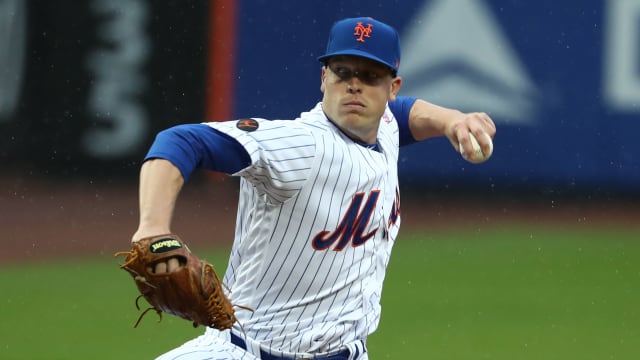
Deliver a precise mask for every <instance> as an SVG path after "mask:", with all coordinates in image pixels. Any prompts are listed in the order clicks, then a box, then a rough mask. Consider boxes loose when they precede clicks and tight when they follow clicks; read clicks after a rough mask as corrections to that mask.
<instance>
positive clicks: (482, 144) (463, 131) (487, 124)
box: [454, 113, 496, 162]
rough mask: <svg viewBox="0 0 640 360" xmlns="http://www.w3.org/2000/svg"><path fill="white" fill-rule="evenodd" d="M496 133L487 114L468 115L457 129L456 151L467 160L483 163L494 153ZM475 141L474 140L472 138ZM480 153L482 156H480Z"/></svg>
mask: <svg viewBox="0 0 640 360" xmlns="http://www.w3.org/2000/svg"><path fill="white" fill-rule="evenodd" d="M495 133H496V126H495V124H494V122H493V120H491V117H489V115H487V114H486V113H468V114H465V115H464V119H462V121H461V122H459V123H458V124H457V126H456V129H455V137H456V140H457V146H455V145H454V146H455V147H456V149H457V150H458V151H459V152H460V154H461V155H462V157H463V158H465V159H466V160H474V159H473V158H474V157H475V161H473V162H476V161H477V160H479V159H478V158H481V159H482V160H483V161H484V160H486V159H488V158H489V157H490V156H491V154H492V153H493V141H492V139H493V137H494V136H495ZM471 135H472V136H473V138H474V139H472V136H471ZM478 151H480V154H479V155H478Z"/></svg>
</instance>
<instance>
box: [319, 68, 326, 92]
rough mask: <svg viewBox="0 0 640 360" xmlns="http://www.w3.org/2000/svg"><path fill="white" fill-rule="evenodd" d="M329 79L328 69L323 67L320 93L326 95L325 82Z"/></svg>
mask: <svg viewBox="0 0 640 360" xmlns="http://www.w3.org/2000/svg"><path fill="white" fill-rule="evenodd" d="M326 77H327V67H326V66H323V67H322V74H321V75H320V91H321V92H322V93H323V94H324V80H325V78H326Z"/></svg>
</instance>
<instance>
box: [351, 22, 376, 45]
mask: <svg viewBox="0 0 640 360" xmlns="http://www.w3.org/2000/svg"><path fill="white" fill-rule="evenodd" d="M372 26H373V25H371V24H367V27H364V25H362V21H358V24H357V25H356V27H355V28H353V30H354V31H355V32H354V33H353V35H355V36H357V38H356V40H357V41H360V42H364V38H365V37H371V35H370V34H371V28H372Z"/></svg>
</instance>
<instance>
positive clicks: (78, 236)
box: [0, 0, 640, 359]
mask: <svg viewBox="0 0 640 360" xmlns="http://www.w3.org/2000/svg"><path fill="white" fill-rule="evenodd" d="M351 16H371V17H375V18H377V19H380V20H383V21H385V22H387V23H389V24H391V25H393V26H394V27H396V28H397V29H398V31H399V32H400V36H401V42H402V48H403V57H402V60H401V66H400V76H402V77H403V78H404V84H403V88H402V90H401V94H403V95H410V96H416V97H421V98H424V99H427V100H429V101H432V102H434V103H437V104H440V105H444V106H449V107H455V108H458V109H461V110H463V111H484V112H487V113H489V114H490V115H491V116H492V118H493V119H494V121H495V122H496V124H497V128H498V131H497V136H496V138H495V151H494V155H493V157H492V159H491V160H490V161H489V162H487V163H485V164H482V165H471V164H469V163H467V162H465V161H464V160H462V159H461V158H460V157H459V155H457V154H456V153H455V152H454V151H453V149H452V148H451V146H450V145H449V144H448V142H447V141H445V140H433V141H428V142H425V143H421V144H415V145H411V146H409V147H406V148H404V149H402V151H401V158H400V177H401V179H400V181H401V186H402V188H403V190H402V192H403V197H402V201H403V217H404V219H405V220H404V223H403V224H405V225H403V226H404V227H405V228H406V229H408V230H407V231H408V232H410V233H411V234H414V233H427V234H434V233H437V234H439V235H438V236H440V237H442V238H447V239H448V237H447V236H446V234H447V230H448V229H456V230H460V229H468V230H469V231H470V233H469V234H467V235H459V236H458V237H459V238H463V239H465V238H474V239H475V238H476V237H477V236H478V234H479V233H483V232H484V233H486V232H489V233H491V234H493V235H496V234H495V233H494V232H492V231H495V229H502V228H505V227H513V226H516V227H517V226H525V228H526V230H523V231H521V232H516V234H518V235H514V236H513V237H515V238H518V239H520V238H525V239H526V238H528V239H533V238H536V239H539V237H537V236H534V235H537V234H536V232H535V229H538V230H539V229H543V228H544V229H547V228H549V227H551V228H554V229H555V228H560V229H565V230H566V229H572V228H578V229H579V230H580V231H579V235H578V236H577V238H578V240H576V241H579V239H585V238H586V237H589V236H587V235H586V234H590V236H592V237H595V238H594V239H592V237H589V239H592V240H593V241H594V242H593V243H598V244H600V245H602V244H603V243H604V244H605V245H606V246H609V247H607V249H610V250H611V249H612V248H611V246H613V245H611V243H606V242H605V241H606V240H607V239H617V240H619V241H622V243H616V244H617V245H615V246H613V249H615V251H614V252H615V254H613V255H611V257H610V258H607V259H608V260H611V261H610V262H608V263H607V264H609V265H610V266H611V267H609V268H607V269H609V270H611V271H613V269H614V268H615V269H617V270H620V269H626V270H625V271H628V273H627V274H628V276H629V277H626V278H624V284H625V286H624V287H623V290H621V293H620V295H621V296H622V297H623V298H624V299H626V300H628V301H629V302H628V303H627V302H625V304H631V303H633V302H635V301H636V300H640V298H639V297H638V293H637V291H635V292H634V291H632V290H631V288H633V287H635V285H640V284H639V283H638V277H639V276H640V270H639V269H638V267H637V266H635V267H634V266H633V264H634V262H633V259H632V258H630V257H633V256H636V254H637V252H636V250H637V249H638V245H637V243H636V242H634V241H633V239H635V237H636V234H639V233H638V230H640V225H638V222H639V218H638V215H639V214H640V203H639V200H640V141H638V134H640V20H639V19H640V0H583V1H579V2H558V1H554V0H539V1H514V0H511V1H498V0H371V1H367V2H362V1H352V0H343V1H307V2H300V1H289V0H286V1H277V2H274V1H267V0H238V1H233V0H212V1H205V0H181V1H151V0H87V1H83V2H77V1H71V0H56V1H43V0H28V1H21V0H0V226H1V228H2V230H3V233H4V234H3V237H2V238H0V244H2V246H3V251H1V252H0V273H2V274H4V275H3V278H2V282H3V288H5V289H13V292H11V291H9V290H7V294H8V295H6V299H2V296H0V300H3V302H4V303H5V305H7V306H5V307H0V311H4V312H5V313H4V314H3V318H6V316H8V314H9V313H12V314H20V313H27V312H32V309H31V308H29V310H26V309H25V308H24V307H20V306H22V305H25V304H24V301H26V300H25V299H26V298H27V297H28V295H27V294H28V293H29V291H32V288H30V287H27V286H26V285H25V284H26V283H29V284H33V282H31V280H33V279H32V278H31V277H30V278H29V279H25V278H20V277H19V278H18V281H17V284H16V285H15V287H14V288H12V287H10V282H11V281H15V277H14V276H15V274H17V273H22V271H23V270H21V269H26V268H27V267H29V269H32V268H31V267H30V266H34V264H39V265H42V264H45V265H46V264H53V265H54V266H56V267H57V266H60V263H59V261H65V263H64V264H65V266H67V267H70V268H71V270H70V271H72V272H76V273H77V271H78V269H79V268H80V265H77V264H83V265H82V266H83V267H84V266H85V265H86V263H85V262H83V261H87V260H86V259H90V260H91V261H94V260H95V261H96V262H99V263H101V264H103V265H104V264H108V265H107V266H111V267H113V266H115V264H116V262H115V261H114V260H112V259H111V256H112V254H113V252H114V251H116V250H122V249H123V248H126V247H127V244H128V238H129V237H130V236H131V234H132V233H133V231H134V230H135V226H136V224H137V198H136V196H137V180H138V179H137V174H138V170H139V167H140V164H141V159H142V158H143V157H144V155H145V152H146V150H147V148H148V146H149V145H150V144H151V142H152V141H153V138H154V136H155V134H156V133H157V132H158V131H159V130H162V129H164V128H167V127H169V126H172V125H176V124H180V123H194V122H202V121H218V120H226V119H235V118H241V117H262V118H268V119H292V118H295V117H296V116H297V115H298V114H299V113H300V112H303V111H306V110H307V109H309V108H311V107H313V106H314V104H315V103H316V102H318V101H319V100H320V98H321V93H320V90H319V86H320V66H321V64H320V63H319V62H318V61H317V60H316V58H317V57H318V56H319V55H321V54H322V53H323V51H324V48H325V46H326V40H327V39H326V38H327V34H328V30H329V28H330V27H331V25H332V24H333V22H335V21H336V20H339V19H340V18H343V17H351ZM235 185H236V183H235V180H234V179H230V178H227V177H225V176H222V175H220V176H218V175H215V176H210V175H201V176H196V177H195V178H194V179H192V180H191V184H190V186H188V187H187V188H185V190H184V194H183V197H182V198H181V200H180V201H179V203H178V212H177V214H176V219H175V229H174V230H175V231H177V232H179V233H181V234H183V237H185V238H186V239H193V240H192V242H193V243H195V246H196V247H201V248H203V249H209V248H210V247H211V245H213V244H214V243H215V244H219V246H221V247H223V248H224V247H225V246H229V245H230V243H231V238H232V236H233V229H232V226H230V225H229V224H232V223H233V221H234V219H235V201H236V200H235V197H236V195H237V193H236V188H235ZM514 224H515V225H514ZM211 227H213V229H214V232H215V233H216V234H217V237H216V239H213V240H212V239H211V238H210V235H207V234H211ZM593 229H597V230H593ZM545 231H546V230H545ZM500 234H502V232H501V233H500ZM554 234H555V233H554ZM594 234H597V235H594ZM623 234H624V235H623ZM502 235H504V234H502ZM408 237H409V238H410V237H411V236H408ZM415 237H416V238H417V239H418V240H415V241H414V242H413V243H415V244H421V245H425V244H426V245H425V246H427V248H434V247H436V248H437V246H441V244H444V243H446V241H444V240H442V241H438V240H437V239H434V238H433V235H428V236H427V237H426V238H425V237H419V236H417V235H416V236H415ZM493 237H499V236H493ZM505 237H506V238H509V236H505ZM543 237H544V238H545V239H547V240H546V241H550V240H549V239H558V238H560V239H567V238H572V237H571V236H569V235H566V234H564V233H563V235H562V236H558V235H557V234H556V235H549V234H547V233H546V232H545V235H544V236H543ZM419 239H422V240H419ZM425 239H426V240H425ZM456 239H457V238H456ZM620 239H623V240H620ZM520 240H522V239H520ZM448 241H449V240H448ZM450 241H452V244H454V245H452V246H454V247H456V248H457V249H458V250H459V251H450V250H451V249H450V248H446V249H445V251H446V252H448V253H449V251H450V254H451V256H453V258H455V259H458V260H460V257H459V256H461V255H460V254H463V253H464V251H463V250H461V249H463V248H464V249H466V248H465V246H467V245H461V243H460V242H459V241H458V240H450ZM590 241H591V240H590ZM462 244H464V243H462ZM500 244H502V243H500ZM527 244H528V245H531V244H530V243H527ZM576 244H577V243H575V242H573V243H571V244H569V245H567V246H568V249H573V250H575V249H578V248H580V249H583V248H584V246H585V245H584V244H582V245H576ZM590 244H591V243H590ZM607 244H608V245H607ZM487 246H488V247H487V249H489V248H491V247H490V246H491V245H487ZM493 246H495V244H493ZM498 248H501V247H500V246H498ZM507 248H509V247H507ZM515 248H516V249H517V248H518V247H517V246H516V247H515ZM447 249H448V250H447ZM532 251H535V250H532ZM410 253H411V254H412V255H416V252H415V251H414V252H410ZM594 253H595V254H598V253H601V252H600V251H599V250H594ZM602 253H606V251H605V252H602ZM224 254H225V253H224V252H223V255H224ZM418 254H419V253H418ZM456 254H457V255H456ZM573 255H576V253H574V252H572V251H569V252H568V253H567V256H568V258H566V259H564V260H562V261H564V262H562V261H561V264H559V265H558V266H560V267H562V265H566V262H567V261H569V262H572V261H573V260H575V259H574V258H573V257H572V256H573ZM623 255H624V257H623V258H620V257H616V256H623ZM456 256H457V257H456ZM478 256H479V258H478V259H490V258H487V257H485V256H487V254H485V253H482V252H481V253H479V254H478ZM421 259H422V260H420V259H418V260H416V261H414V262H418V263H420V262H424V261H426V260H425V259H426V258H421ZM429 259H433V258H429ZM545 259H546V258H545ZM616 259H617V260H616ZM76 260H77V261H79V262H72V263H68V262H66V261H76ZM547 260H548V259H547ZM547 260H544V259H543V260H540V261H542V262H543V263H544V262H545V261H547ZM220 261H221V262H222V263H223V264H224V262H226V259H225V257H224V256H223V257H222V258H221V260H220ZM489 261H492V260H489ZM492 262H493V261H492ZM506 263H508V261H507V262H506ZM70 264H73V265H70ZM620 264H625V265H624V266H627V267H626V268H625V267H624V266H622V267H621V265H620ZM430 265H434V264H433V263H429V264H427V265H424V266H422V267H420V268H419V269H420V270H417V271H418V274H419V273H420V272H428V271H429V269H430V267H429V266H430ZM538 265H540V264H538ZM392 267H393V261H392ZM446 268H447V266H446V265H445V266H443V267H442V268H441V269H440V270H444V269H446ZM3 269H4V270H3ZM37 269H39V270H36V271H40V270H41V269H40V268H37ZM392 269H393V268H392ZM398 271H399V270H398ZM605 272H606V271H605ZM413 273H414V274H415V273H416V272H415V271H413ZM498 273H500V272H498ZM117 275H120V274H117ZM117 275H116V278H117V279H118V281H121V282H126V281H128V280H127V279H126V278H125V277H124V276H117ZM436 275H437V274H436ZM105 276H106V275H105ZM108 276H111V275H108ZM390 276H392V277H393V275H390ZM585 276H586V275H585ZM589 276H590V277H591V275H589ZM33 277H36V275H33ZM398 278H400V277H398ZM61 279H62V278H61ZM414 280H415V279H414ZM457 280H459V279H457ZM60 281H62V280H60ZM95 281H96V280H95V279H94V280H93V281H89V282H92V283H93V282H95ZM104 281H105V282H107V280H104ZM399 281H400V282H399V283H394V284H395V285H390V286H392V287H393V286H396V287H398V286H400V285H399V284H405V285H406V281H407V280H406V278H402V279H399ZM607 282H608V280H607ZM54 283H55V282H54ZM119 285H120V287H124V286H123V284H119ZM126 285H130V284H128V283H125V286H126ZM512 285H513V284H510V285H509V286H512ZM79 286H80V288H82V286H83V285H79ZM111 286H113V287H115V288H116V289H118V286H117V285H111ZM445 288H446V287H445ZM636 288H637V287H636ZM127 290H133V289H129V287H127ZM114 291H115V292H117V291H118V290H114ZM542 291H546V290H542ZM129 294H130V296H132V297H133V296H134V295H133V294H134V293H133V292H130V293H129ZM119 295H122V294H119ZM21 296H22V297H21ZM65 296H68V294H67V295H65ZM430 296H431V295H430ZM17 299H22V300H23V302H20V301H17ZM61 299H62V300H63V302H64V300H68V299H67V298H65V297H62V298H61ZM87 301H95V300H87ZM389 301H392V300H389ZM636 303H637V302H636ZM8 304H11V305H12V306H17V307H16V308H13V307H11V306H9V305H8ZM76 306H77V303H76ZM128 306H130V304H129V303H128V302H127V303H126V305H123V307H124V308H117V309H118V310H114V309H111V310H109V311H116V312H117V311H120V312H122V313H126V314H127V315H129V316H130V315H131V313H129V310H133V309H130V308H129V307H128ZM416 306H423V305H420V304H417V305H416ZM629 306H630V307H629V308H628V309H627V308H625V309H626V310H625V312H624V314H623V315H621V317H622V318H625V319H627V320H629V319H630V320H631V321H632V322H633V320H635V324H637V323H638V320H640V319H639V317H638V313H637V310H631V309H632V308H633V307H632V306H631V305H629ZM27 308H28V307H27ZM62 308H64V307H62ZM2 309H4V310H2ZM73 311H75V308H74V310H71V309H70V310H69V312H70V313H73ZM131 312H132V311H131ZM64 314H66V313H63V315H61V317H62V318H65V316H66V315H64ZM404 316H408V315H406V314H405V315H404ZM41 320H42V317H39V320H38V321H41ZM16 321H20V320H19V318H18V317H17V318H16ZM34 321H36V320H34ZM128 321H129V317H126V319H125V321H121V323H118V325H117V326H116V328H120V327H122V326H125V327H127V326H128V325H129V323H128ZM425 321H427V320H425ZM616 321H617V320H616ZM623 322H624V321H623ZM122 323H124V325H123V324H122ZM445 323H446V321H445ZM6 324H7V325H5V327H4V328H2V331H3V332H4V333H3V334H2V335H3V336H2V337H3V338H4V339H5V340H4V341H5V343H4V344H2V345H3V346H0V358H34V357H33V355H24V353H23V352H22V350H16V345H15V344H16V343H12V342H11V341H12V339H11V338H10V337H6V336H4V335H8V334H9V333H12V331H13V330H11V329H13V328H12V324H11V322H7V323H6ZM624 324H625V325H624V326H625V329H626V330H625V332H624V336H616V337H615V340H613V341H614V342H615V341H618V342H619V341H620V338H621V337H624V338H625V339H626V342H624V341H623V342H624V343H625V344H626V345H625V346H629V345H628V344H629V341H630V338H631V339H635V340H639V339H638V332H639V331H640V330H639V328H638V325H634V326H631V327H630V325H628V324H629V323H628V322H624ZM593 325H594V326H595V323H594V324H593ZM615 325H620V322H616V323H615ZM382 327H383V329H384V317H383V325H382ZM418 327H420V326H418ZM578 327H579V326H578ZM164 329H165V330H164V331H169V329H170V327H169V326H165V327H164ZM537 330H539V331H540V332H544V330H543V329H537ZM47 331H48V330H41V332H47ZM382 331H384V330H382ZM387 331H388V332H387V333H388V334H390V335H391V334H397V333H398V331H395V330H393V331H391V330H387ZM133 334H137V333H135V332H134V333H133ZM132 336H135V335H132ZM425 336H426V335H425ZM430 338H431V339H433V337H430ZM21 339H22V340H21V341H23V340H24V341H25V342H27V341H26V340H25V338H24V337H22V338H21ZM27 339H28V338H27ZM14 340H15V338H14ZM485 340H486V339H485ZM15 341H18V340H15ZM35 341H39V340H38V339H36V340H35ZM483 341H484V340H483ZM80 342H81V341H80ZM148 342H149V345H152V343H153V341H148ZM417 342H418V343H420V340H418V341H417ZM585 342H588V341H585ZM398 344H399V343H397V344H396V345H395V347H398V346H399V345H398ZM456 344H459V343H456ZM432 345H433V344H432ZM441 345H442V344H441ZM451 345H452V344H451V343H446V344H445V345H443V347H451ZM565 345H566V343H565ZM558 346H561V345H558ZM619 346H620V344H618V348H619ZM18 347H19V346H18ZM392 347H393V346H392ZM435 347H436V348H437V346H435ZM453 347H454V348H456V347H457V346H453ZM414 348H416V346H414ZM612 348H614V346H613V345H612ZM607 349H608V348H607ZM476 350H478V349H477V348H476ZM482 350H484V352H483V354H484V355H483V356H477V357H475V358H478V357H480V358H500V355H499V354H501V353H500V352H492V351H491V350H487V349H482ZM627 350H628V351H627V352H624V353H622V354H620V353H618V356H617V357H616V356H612V355H611V354H613V353H612V352H607V351H603V352H602V353H599V355H601V354H602V355H607V354H608V355H610V358H633V356H632V355H638V354H640V351H637V348H635V347H633V348H628V349H627ZM2 351H8V352H7V353H5V356H6V357H5V356H3V355H2ZM443 353H444V354H446V351H444V352H443ZM20 354H23V355H20ZM60 354H65V355H60ZM73 354H75V353H74V352H73V351H70V350H68V351H67V352H62V353H59V354H58V355H56V356H53V357H48V358H76V357H74V355H73ZM418 354H421V353H418ZM491 354H493V356H491ZM515 354H519V355H523V354H521V353H519V352H517V351H515V352H512V353H507V354H506V355H505V358H514V357H515V358H526V357H524V356H516V355H515ZM555 354H558V352H557V351H556V352H555ZM585 355H586V354H583V356H582V357H580V358H582V359H584V358H587V357H585ZM626 355H628V356H629V357H626ZM29 356H31V357H29ZM105 356H106V355H105ZM399 356H400V355H393V354H392V355H389V354H387V358H394V357H395V358H400V357H399ZM403 356H409V355H406V354H405V355H403ZM411 356H415V355H411ZM381 357H382V356H381ZM45 358H46V357H45ZM105 358H109V356H106V357H105ZM449 358H454V357H449ZM458 358H466V357H465V356H464V355H460V357H458ZM533 358H536V357H535V355H534V356H533ZM540 358H546V359H551V358H554V357H553V356H550V355H548V354H547V355H546V356H544V357H540ZM561 358H571V356H569V357H561Z"/></svg>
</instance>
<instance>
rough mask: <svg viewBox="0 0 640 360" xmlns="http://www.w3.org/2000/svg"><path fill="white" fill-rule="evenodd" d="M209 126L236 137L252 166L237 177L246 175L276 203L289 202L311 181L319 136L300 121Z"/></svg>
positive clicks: (234, 123) (229, 123)
mask: <svg viewBox="0 0 640 360" xmlns="http://www.w3.org/2000/svg"><path fill="white" fill-rule="evenodd" d="M247 122H249V123H250V124H251V126H250V127H247V126H246V124H247ZM208 125H209V126H211V127H214V128H216V129H217V130H219V131H221V132H223V133H225V134H227V135H229V136H231V137H232V138H234V139H235V140H236V141H237V142H238V143H239V144H240V145H241V146H242V147H244V149H245V150H246V152H247V153H248V154H249V157H250V159H251V161H250V164H249V165H248V166H246V167H245V168H244V169H241V170H239V171H238V172H236V173H234V174H233V175H236V176H242V177H243V178H244V179H246V180H248V181H249V182H250V183H252V184H253V185H254V186H255V187H256V189H257V190H258V191H260V192H261V193H264V194H266V195H268V196H269V197H270V198H272V199H273V200H275V201H277V202H283V201H286V200H287V199H289V198H290V197H292V196H293V195H295V194H297V193H298V192H299V191H300V189H301V188H302V186H303V184H304V183H305V182H306V181H307V180H308V178H309V174H310V172H311V168H312V166H313V163H314V161H315V156H316V143H315V137H314V136H313V135H312V134H311V132H310V130H309V129H308V128H307V127H304V126H302V125H300V123H299V122H298V121H295V120H264V119H244V120H237V121H227V122H212V123H208Z"/></svg>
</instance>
